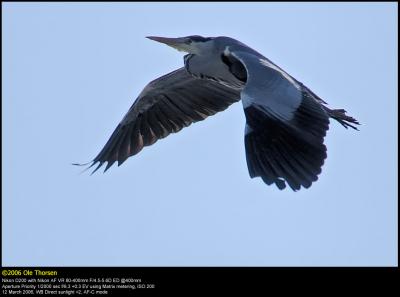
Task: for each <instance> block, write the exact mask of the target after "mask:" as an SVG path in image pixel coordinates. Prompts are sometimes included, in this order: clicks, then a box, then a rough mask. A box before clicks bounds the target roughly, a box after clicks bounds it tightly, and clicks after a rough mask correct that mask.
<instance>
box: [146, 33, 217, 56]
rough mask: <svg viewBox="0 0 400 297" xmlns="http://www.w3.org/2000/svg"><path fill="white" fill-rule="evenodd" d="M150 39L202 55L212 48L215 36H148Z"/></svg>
mask: <svg viewBox="0 0 400 297" xmlns="http://www.w3.org/2000/svg"><path fill="white" fill-rule="evenodd" d="M147 38H148V39H151V40H154V41H158V42H161V43H164V44H166V45H168V46H170V47H173V48H175V49H177V50H178V51H183V52H186V53H189V54H198V55H201V54H202V53H203V52H204V51H207V50H209V49H210V48H211V45H212V41H213V39H214V38H213V37H203V36H199V35H191V36H186V37H178V38H169V37H157V36H147Z"/></svg>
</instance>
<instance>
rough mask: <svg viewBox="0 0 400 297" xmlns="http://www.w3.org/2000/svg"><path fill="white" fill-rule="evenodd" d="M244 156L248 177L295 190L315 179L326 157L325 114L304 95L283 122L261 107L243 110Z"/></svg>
mask: <svg viewBox="0 0 400 297" xmlns="http://www.w3.org/2000/svg"><path fill="white" fill-rule="evenodd" d="M245 114H246V120H247V125H249V127H251V129H249V131H250V132H249V133H248V134H246V135H245V145H246V159H247V164H248V168H249V173H250V176H251V177H255V176H260V177H261V178H262V180H263V181H264V182H265V183H266V184H268V185H269V184H271V183H275V185H276V186H277V187H278V189H280V190H282V189H285V188H286V183H287V185H288V186H289V187H290V188H291V189H292V190H293V191H298V190H300V189H301V187H304V188H309V187H310V186H311V185H312V183H313V182H315V181H316V180H317V179H318V174H320V173H321V170H322V165H323V164H324V160H325V159H326V157H327V153H326V146H325V145H324V137H325V135H326V131H327V130H328V128H329V118H328V115H327V113H326V112H325V111H324V110H323V109H322V107H320V105H319V104H318V103H316V102H315V100H314V99H313V98H311V97H310V96H308V94H304V96H303V101H302V103H301V105H300V106H299V108H298V109H297V110H296V112H295V114H294V117H293V119H291V120H290V121H283V120H280V119H277V118H275V117H274V116H273V115H271V114H268V113H267V112H266V111H265V110H263V109H262V108H258V107H256V106H249V107H247V108H246V109H245Z"/></svg>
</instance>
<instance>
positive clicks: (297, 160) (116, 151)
mask: <svg viewBox="0 0 400 297" xmlns="http://www.w3.org/2000/svg"><path fill="white" fill-rule="evenodd" d="M147 38H149V39H151V40H154V41H158V42H161V43H164V44H166V45H168V46H170V47H173V48H175V49H177V50H179V51H183V52H186V53H187V54H186V55H185V56H184V67H182V68H179V69H177V70H175V71H172V72H171V73H168V74H166V75H164V76H161V77H159V78H157V79H156V80H153V81H151V82H150V83H149V84H148V85H147V86H146V87H145V88H144V89H143V91H142V92H141V93H140V94H139V96H138V97H137V99H136V101H135V102H134V103H133V105H132V106H131V108H130V109H129V111H128V112H127V113H126V115H125V116H124V117H123V119H122V120H121V122H120V123H119V124H118V126H117V127H116V129H115V130H114V132H113V133H112V135H111V137H110V138H109V140H108V141H107V143H106V144H105V146H104V147H103V149H102V150H101V151H100V153H99V154H98V155H97V156H96V157H95V158H94V159H93V160H92V161H91V162H89V163H87V164H75V165H88V164H90V166H89V167H88V168H91V167H92V166H94V165H95V164H98V165H97V167H96V168H95V169H94V170H93V172H92V173H94V172H96V171H97V170H98V169H99V168H100V167H101V166H102V165H103V164H104V163H107V165H106V167H105V170H104V171H106V170H108V169H109V168H110V167H111V166H112V165H113V164H114V163H115V162H117V163H118V166H119V165H121V164H122V163H124V162H125V161H126V159H127V158H129V157H130V156H133V155H136V154H137V153H139V152H140V151H141V150H142V149H143V147H145V146H149V145H152V144H154V143H155V142H156V141H157V140H158V139H161V138H164V137H166V136H168V135H169V134H171V133H176V132H178V131H180V130H181V129H182V128H184V127H187V126H189V125H190V124H192V123H194V122H198V121H202V120H204V119H205V118H207V117H208V116H211V115H214V114H215V113H217V112H220V111H223V110H225V109H226V108H227V107H229V106H230V105H231V104H232V103H235V102H238V101H240V100H242V104H243V109H244V113H245V117H246V125H245V131H244V134H245V136H244V143H245V148H246V160H247V167H248V170H249V174H250V177H251V178H254V177H260V178H261V179H262V180H263V181H264V182H265V183H266V184H267V185H271V184H275V185H276V186H277V187H278V188H279V189H280V190H282V189H284V188H286V184H287V185H289V187H290V188H291V189H292V190H294V191H297V190H299V189H300V188H301V187H304V188H309V187H310V186H311V184H312V183H313V182H315V181H316V180H317V179H318V175H319V174H320V173H321V168H322V165H323V163H324V160H325V159H326V157H327V149H326V146H325V144H324V137H325V135H326V131H327V130H328V129H329V119H330V118H332V119H334V120H336V121H338V122H339V123H340V124H341V125H343V126H344V127H345V128H348V127H351V128H353V129H356V130H358V129H357V127H356V126H355V125H359V123H358V121H357V120H356V119H354V118H352V117H350V116H348V115H346V111H345V110H344V109H330V108H328V107H327V106H326V105H327V103H326V102H325V101H323V100H322V99H321V98H319V97H318V96H317V95H316V94H314V93H313V92H312V91H311V90H310V89H309V88H307V87H306V86H305V85H303V84H302V83H301V82H299V81H298V80H296V79H295V78H294V77H292V76H290V75H289V74H288V73H287V72H285V71H284V70H283V69H281V68H280V67H279V66H277V65H276V64H274V63H273V62H272V61H270V60H269V59H267V58H266V57H264V56H263V55H261V54H260V53H258V52H257V51H255V50H253V49H252V48H250V47H248V46H247V45H245V44H243V43H241V42H240V41H238V40H235V39H233V38H229V37H223V36H221V37H202V36H198V35H193V36H187V37H180V38H166V37H155V36H149V37H147Z"/></svg>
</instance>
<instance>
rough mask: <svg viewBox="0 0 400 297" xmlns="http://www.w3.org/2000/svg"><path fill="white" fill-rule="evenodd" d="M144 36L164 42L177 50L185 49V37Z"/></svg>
mask: <svg viewBox="0 0 400 297" xmlns="http://www.w3.org/2000/svg"><path fill="white" fill-rule="evenodd" d="M146 38H148V39H151V40H154V41H157V42H161V43H164V44H166V45H168V46H171V47H173V48H175V49H177V50H179V51H185V45H186V44H185V38H183V37H179V38H169V37H157V36H146Z"/></svg>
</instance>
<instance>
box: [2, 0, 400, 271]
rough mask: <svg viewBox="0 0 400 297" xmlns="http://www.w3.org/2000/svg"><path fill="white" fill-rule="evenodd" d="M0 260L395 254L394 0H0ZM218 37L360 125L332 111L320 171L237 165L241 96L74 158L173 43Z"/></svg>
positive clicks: (111, 122)
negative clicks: (193, 118) (285, 185)
mask: <svg viewBox="0 0 400 297" xmlns="http://www.w3.org/2000/svg"><path fill="white" fill-rule="evenodd" d="M2 8H3V10H2V42H3V43H2V44H3V48H2V55H3V56H2V62H3V63H2V74H3V75H2V78H3V81H2V85H3V88H2V107H3V111H2V124H3V128H2V140H3V155H2V158H3V165H2V173H3V180H2V183H3V189H2V194H3V204H2V205H3V212H2V223H3V224H2V226H3V227H2V228H3V229H2V234H3V238H2V244H3V246H2V251H3V254H2V259H3V263H2V264H3V265H23V266H36V265H39V266H76V265H77V266H88V265H90V266H164V265H168V266H192V265H195V266H204V265H205V266H221V265H223V266H231V265H235V266H242V265H245V266H297V265H302V266H308V265H318V266H321V265H329V266H337V265H346V266H347V265H363V266H364V265H374V266H375V265H378V266H387V265H390V266H393V265H397V263H398V258H397V245H398V237H397V231H398V230H397V220H398V213H397V204H398V202H397V193H398V184H397V162H398V157H397V150H398V147H397V145H398V144H397V141H398V138H397V132H398V131H397V116H398V114H397V107H398V101H397V96H398V86H397V79H398V77H397V76H398V72H397V71H398V69H397V62H398V60H397V51H398V47H397V21H398V17H397V3H368V4H365V3H353V4H349V3H325V4H315V3H307V4H297V3H296V4H295V3H282V4H276V3H275V4H270V3H186V4H185V3H174V4H161V3H139V4H138V3H100V4H82V3H70V4H62V3H36V4H27V3H3V4H2ZM194 34H199V35H204V36H219V35H225V36H231V37H234V38H236V39H238V40H240V41H242V42H244V43H246V44H248V45H249V46H251V47H253V48H254V49H256V50H257V51H259V52H261V53H263V54H264V55H265V56H266V57H268V58H270V59H271V60H272V61H274V62H275V63H277V64H278V65H279V66H281V67H282V68H283V69H285V70H286V71H287V72H289V73H290V74H291V75H293V76H294V77H296V78H297V79H298V80H300V81H302V82H303V83H304V84H306V85H307V86H308V87H309V88H311V89H312V90H313V91H314V92H316V93H317V94H318V95H319V96H321V97H322V98H323V99H324V100H326V101H327V102H329V104H330V105H329V106H330V107H334V108H344V109H346V110H347V111H348V113H349V114H350V115H352V116H354V117H356V118H357V119H358V120H359V121H360V122H361V123H362V126H361V128H360V131H359V132H357V131H353V130H346V129H344V128H343V127H342V126H340V125H339V124H337V123H336V122H332V123H331V126H330V130H329V132H328V134H327V137H326V144H327V147H328V159H327V161H326V163H325V165H324V167H323V171H322V174H321V175H320V178H319V181H318V182H317V183H315V184H314V185H313V186H312V187H311V188H310V189H308V190H301V191H300V192H296V193H294V192H292V191H290V190H286V191H279V190H278V189H277V188H276V187H268V186H266V185H265V184H264V183H263V182H262V181H261V180H259V179H250V177H249V175H248V171H247V166H246V159H245V151H244V144H243V132H244V123H245V118H244V114H243V110H242V105H241V103H238V104H235V105H233V106H232V107H230V108H229V109H228V110H226V111H225V112H223V113H220V114H217V115H216V116H214V117H212V118H209V119H207V120H206V121H203V122H200V123H196V124H194V125H192V126H190V127H189V128H186V129H184V130H182V131H181V132H180V133H178V134H174V135H171V136H169V137H167V138H166V139H163V140H161V141H159V142H157V143H156V144H155V145H153V146H151V147H148V148H145V149H144V150H143V151H142V152H141V153H140V154H139V155H137V156H135V157H133V158H130V159H129V160H128V161H127V162H126V163H124V164H123V166H121V167H112V168H111V169H110V170H109V171H108V172H107V173H106V174H102V173H100V174H95V175H93V176H90V175H89V174H87V173H86V174H85V173H84V174H79V172H80V168H76V167H74V166H71V165H70V164H71V163H73V162H87V161H89V160H91V159H92V158H93V157H94V156H95V155H96V154H97V153H98V152H99V150H100V149H101V148H102V146H103V145H104V144H105V142H106V141H107V139H108V137H109V136H110V134H111V133H112V131H113V130H114V128H115V127H116V125H117V124H118V122H119V121H120V120H121V119H122V117H123V115H124V114H125V112H126V111H127V110H128V109H129V107H130V106H131V104H132V102H133V101H134V100H135V98H136V96H137V94H138V93H139V92H140V91H141V90H142V88H143V87H144V86H145V85H146V84H147V83H148V82H149V81H150V80H153V79H155V78H157V77H159V76H160V75H163V74H165V73H167V72H169V71H172V70H174V69H176V68H178V67H181V65H182V64H183V59H182V53H179V52H177V51H174V50H173V49H171V48H168V47H166V46H164V45H162V44H159V43H156V42H153V41H150V40H147V39H145V38H144V37H145V36H148V35H158V36H170V37H174V36H185V35H194Z"/></svg>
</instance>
